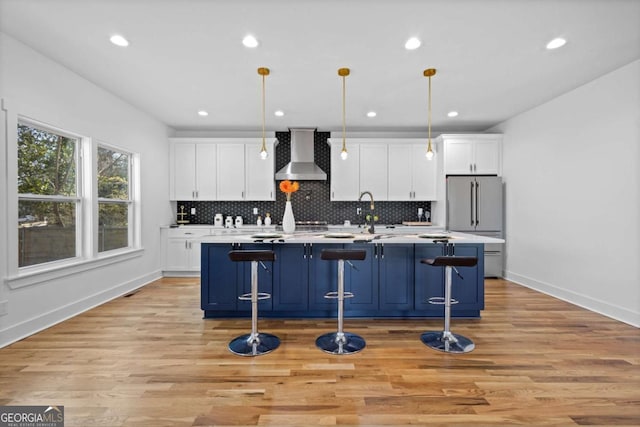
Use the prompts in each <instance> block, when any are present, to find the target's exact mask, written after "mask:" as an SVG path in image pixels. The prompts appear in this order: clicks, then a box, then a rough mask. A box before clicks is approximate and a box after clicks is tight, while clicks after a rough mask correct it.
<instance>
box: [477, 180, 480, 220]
mask: <svg viewBox="0 0 640 427" xmlns="http://www.w3.org/2000/svg"><path fill="white" fill-rule="evenodd" d="M479 188H480V183H479V182H476V227H477V226H478V224H480V218H479V215H478V200H479V199H478V189H479Z"/></svg>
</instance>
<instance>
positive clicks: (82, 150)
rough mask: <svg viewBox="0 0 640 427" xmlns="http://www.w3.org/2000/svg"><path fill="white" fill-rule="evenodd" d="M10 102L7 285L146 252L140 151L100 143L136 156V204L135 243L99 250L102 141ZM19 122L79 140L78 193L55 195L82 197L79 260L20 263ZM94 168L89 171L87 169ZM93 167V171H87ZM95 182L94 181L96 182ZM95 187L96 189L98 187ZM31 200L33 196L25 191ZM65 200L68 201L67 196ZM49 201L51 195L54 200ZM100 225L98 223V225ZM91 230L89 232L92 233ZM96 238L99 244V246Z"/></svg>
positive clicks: (133, 179)
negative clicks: (33, 115)
mask: <svg viewBox="0 0 640 427" xmlns="http://www.w3.org/2000/svg"><path fill="white" fill-rule="evenodd" d="M8 104H9V103H8V102H6V100H5V99H4V98H3V99H2V109H3V111H4V112H5V114H6V122H5V123H6V127H4V129H5V131H6V141H7V149H6V162H7V180H6V187H5V189H4V190H5V194H6V201H7V204H6V214H7V223H6V224H4V225H3V226H4V227H6V228H5V230H6V236H7V239H6V241H5V244H6V254H7V259H6V264H5V265H6V266H7V270H6V273H7V275H6V277H5V279H4V282H5V284H6V285H7V286H8V287H9V288H10V289H19V288H23V287H26V286H31V285H35V284H38V283H43V282H46V281H50V280H55V279H59V278H63V277H67V276H70V275H74V274H78V273H81V272H83V271H88V270H91V269H94V268H97V267H102V266H106V265H110V264H114V263H119V262H124V261H127V260H131V259H135V258H137V257H140V256H142V255H143V254H144V248H143V247H142V225H141V202H140V201H141V193H140V154H139V153H133V152H131V151H130V150H125V149H122V148H119V147H115V146H113V145H111V144H106V143H100V145H103V146H105V147H111V148H115V149H118V150H122V151H125V152H127V153H129V154H130V155H131V160H130V167H131V171H130V184H129V185H130V187H129V191H130V196H129V197H130V200H131V203H132V206H133V208H132V209H131V210H130V211H131V215H133V218H132V221H131V224H132V226H133V230H130V239H131V240H132V241H131V245H130V246H129V247H127V248H121V249H114V250H111V251H106V252H101V253H98V252H97V221H98V220H97V208H98V203H97V200H96V201H95V202H94V201H93V200H94V199H93V195H94V194H97V180H96V179H93V177H94V176H95V168H94V167H92V166H94V165H95V162H97V148H96V147H97V145H96V144H94V142H93V140H92V138H90V137H85V136H81V135H75V134H73V133H70V132H68V131H65V130H62V129H59V128H57V127H56V126H52V125H49V124H47V123H45V122H42V121H39V120H34V119H32V118H29V117H27V116H24V115H18V114H16V113H15V112H13V111H11V108H10V107H9V106H8ZM18 123H26V124H29V125H33V126H37V127H44V128H45V129H48V130H51V131H54V132H59V133H60V134H62V135H65V136H70V137H73V138H78V150H77V151H78V154H77V155H78V156H79V161H78V168H79V169H80V168H82V172H81V171H77V174H78V177H77V178H78V187H77V189H76V193H77V194H78V197H71V198H68V199H67V197H65V196H54V198H56V199H61V200H60V201H78V205H79V206H81V207H80V208H79V210H80V211H81V212H78V213H77V216H76V226H77V225H78V224H81V227H82V231H80V232H78V233H77V237H78V238H79V239H81V240H82V241H79V242H78V247H81V248H82V249H81V252H80V253H81V254H80V256H77V257H75V258H67V259H64V260H58V261H52V262H49V263H42V264H36V265H33V266H25V267H18V250H17V248H18V228H17V227H16V226H15V225H16V224H17V223H18V200H19V197H18V192H17V188H18V183H17V177H18V170H17V169H18V161H17V156H18V141H17V131H16V130H17V127H18ZM87 167H89V169H87ZM87 171H90V172H87ZM85 177H91V179H85ZM94 183H95V184H94ZM94 187H95V188H94ZM24 196H27V197H29V199H31V195H23V199H24ZM33 196H34V199H36V198H37V199H39V200H44V199H45V198H46V197H47V196H39V195H33ZM63 199H64V200H63ZM49 200H50V199H49ZM94 224H95V225H94ZM87 231H89V232H87ZM94 241H95V244H94Z"/></svg>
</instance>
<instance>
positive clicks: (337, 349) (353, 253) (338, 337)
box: [316, 249, 367, 354]
mask: <svg viewBox="0 0 640 427" xmlns="http://www.w3.org/2000/svg"><path fill="white" fill-rule="evenodd" d="M366 256H367V253H366V252H365V251H363V250H351V249H324V250H323V251H322V253H321V255H320V259H323V260H325V261H334V260H337V261H338V290H337V291H336V292H328V293H326V294H325V296H324V297H325V298H332V299H337V300H338V330H337V331H336V332H329V333H326V334H324V335H321V336H319V337H318V339H316V346H318V348H320V349H321V350H322V351H324V352H326V353H331V354H351V353H357V352H359V351H361V350H362V349H363V348H364V347H365V346H366V343H365V341H364V339H363V338H362V337H361V336H360V335H356V334H352V333H350V332H344V330H343V324H344V299H345V298H353V296H354V295H353V293H351V292H345V291H344V262H345V261H347V262H348V263H349V265H351V266H352V267H353V264H351V262H350V261H362V260H364V259H365V257H366Z"/></svg>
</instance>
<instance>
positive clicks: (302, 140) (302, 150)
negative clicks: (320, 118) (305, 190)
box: [276, 128, 327, 181]
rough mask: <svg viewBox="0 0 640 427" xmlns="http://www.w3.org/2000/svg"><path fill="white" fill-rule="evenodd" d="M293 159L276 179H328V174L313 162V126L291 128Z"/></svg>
mask: <svg viewBox="0 0 640 427" xmlns="http://www.w3.org/2000/svg"><path fill="white" fill-rule="evenodd" d="M289 130H290V131H291V161H290V162H289V163H288V164H287V165H286V166H285V167H283V168H282V169H280V170H279V171H278V172H276V180H278V181H280V180H283V179H291V180H298V181H326V180H327V174H326V173H325V172H324V171H323V170H322V169H320V167H319V166H318V165H316V164H315V163H314V162H313V134H314V132H315V129H313V128H290V129H289Z"/></svg>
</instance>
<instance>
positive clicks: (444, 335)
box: [420, 256, 478, 353]
mask: <svg viewBox="0 0 640 427" xmlns="http://www.w3.org/2000/svg"><path fill="white" fill-rule="evenodd" d="M420 262H421V263H422V264H427V265H430V266H433V267H445V284H444V297H433V298H429V303H430V304H444V330H443V331H429V332H425V333H423V334H422V335H421V336H420V340H421V341H422V342H423V343H424V344H425V345H426V346H428V347H431V348H432V349H434V350H438V351H444V352H446V353H468V352H470V351H472V350H473V349H474V348H475V344H474V343H473V341H471V340H470V339H469V338H467V337H464V336H462V335H459V334H454V333H452V332H451V330H450V329H449V327H450V324H451V304H457V303H458V301H456V300H455V299H452V298H451V273H452V271H453V270H455V272H456V274H457V275H458V276H459V277H460V278H462V276H461V275H460V273H459V272H458V270H457V269H456V267H473V266H474V265H476V264H477V263H478V258H476V257H466V256H439V257H436V258H434V259H422V260H420Z"/></svg>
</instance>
